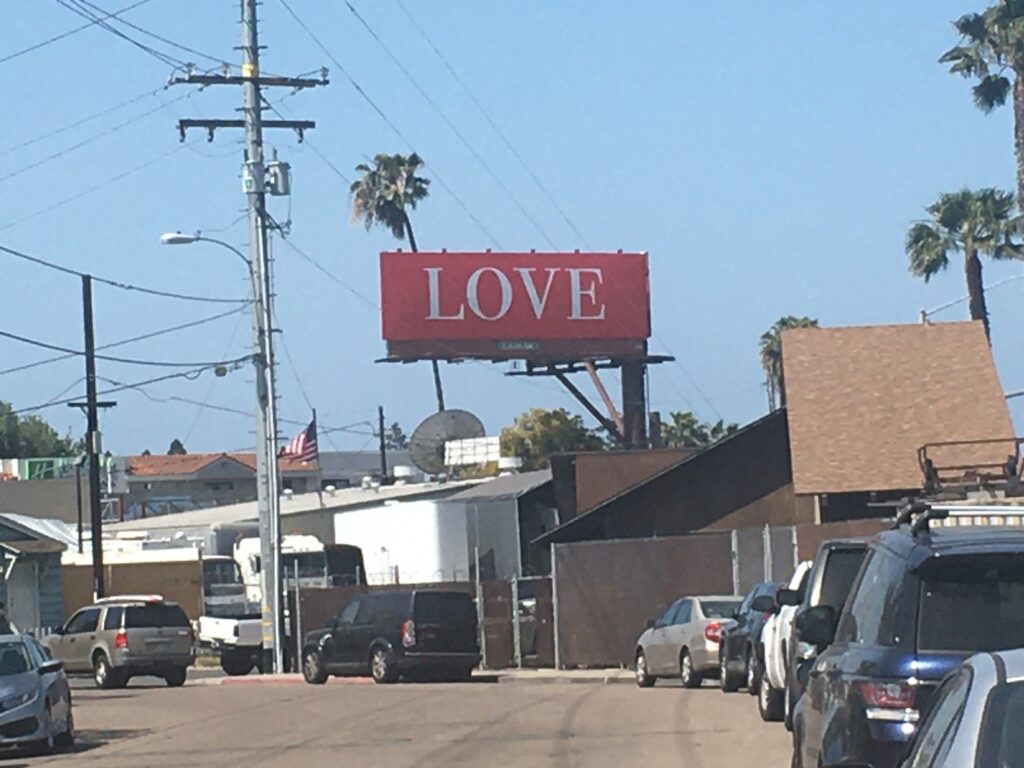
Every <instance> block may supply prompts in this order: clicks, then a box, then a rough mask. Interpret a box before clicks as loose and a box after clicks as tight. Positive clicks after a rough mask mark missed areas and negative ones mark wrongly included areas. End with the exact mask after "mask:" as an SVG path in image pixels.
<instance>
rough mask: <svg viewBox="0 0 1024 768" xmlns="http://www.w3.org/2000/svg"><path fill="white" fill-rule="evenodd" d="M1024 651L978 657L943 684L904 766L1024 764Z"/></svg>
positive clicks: (1003, 767)
mask: <svg viewBox="0 0 1024 768" xmlns="http://www.w3.org/2000/svg"><path fill="white" fill-rule="evenodd" d="M1022 723H1024V649H1017V650H1012V651H1003V652H1001V653H982V654H978V655H977V656H972V657H971V658H970V659H968V660H967V661H966V662H964V664H963V665H962V666H960V667H959V668H957V669H956V670H954V671H953V672H952V673H951V674H950V675H949V676H948V677H947V678H946V679H945V680H944V681H943V683H942V685H941V686H939V689H938V690H937V691H936V693H935V697H934V699H933V701H932V706H931V712H930V713H929V715H928V717H927V718H925V720H924V722H923V723H922V725H921V730H920V732H919V733H918V736H917V739H916V740H915V742H914V751H913V752H911V754H910V756H909V757H908V758H907V759H906V761H904V763H903V764H902V765H903V768H960V766H965V765H972V766H996V767H997V768H1019V767H1020V766H1024V728H1021V724H1022Z"/></svg>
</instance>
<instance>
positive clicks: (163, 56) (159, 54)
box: [57, 0, 188, 69]
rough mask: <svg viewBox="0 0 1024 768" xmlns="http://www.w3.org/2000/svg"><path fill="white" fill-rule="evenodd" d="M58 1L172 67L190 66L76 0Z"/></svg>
mask: <svg viewBox="0 0 1024 768" xmlns="http://www.w3.org/2000/svg"><path fill="white" fill-rule="evenodd" d="M57 3H58V4H59V5H62V6H63V7H64V8H66V9H68V10H69V11H71V12H72V13H74V14H77V15H79V16H81V17H82V18H83V19H88V20H89V21H91V22H92V23H93V24H96V25H97V26H99V27H100V28H101V29H105V30H107V31H108V32H110V33H111V34H112V35H114V36H116V37H119V38H121V39H122V40H124V41H125V42H126V43H128V44H130V45H133V46H135V47H136V48H138V49H139V50H140V51H142V52H144V53H147V54H149V55H150V56H152V57H153V58H154V59H156V60H157V61H159V62H160V63H162V64H166V65H168V66H169V67H171V68H172V69H184V68H186V67H187V66H188V63H187V62H185V61H183V60H182V59H179V58H176V57H174V56H171V55H170V54H168V53H164V52H163V51H158V50H157V49H156V48H153V47H151V46H148V45H146V44H145V43H140V42H139V41H138V40H136V39H134V38H132V37H130V36H128V35H126V34H125V33H124V32H122V31H121V30H119V29H117V28H116V27H114V26H113V25H112V24H110V23H109V22H107V21H106V20H105V19H104V18H103V17H102V16H99V15H97V14H95V13H94V12H92V11H89V10H88V9H86V8H82V7H81V6H79V5H77V4H75V0H70V1H69V0H57Z"/></svg>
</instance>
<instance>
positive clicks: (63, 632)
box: [53, 627, 68, 635]
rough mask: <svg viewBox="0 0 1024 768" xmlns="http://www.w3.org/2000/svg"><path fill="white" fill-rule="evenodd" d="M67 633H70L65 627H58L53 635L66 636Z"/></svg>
mask: <svg viewBox="0 0 1024 768" xmlns="http://www.w3.org/2000/svg"><path fill="white" fill-rule="evenodd" d="M67 632H68V630H67V628H65V627H57V628H56V629H54V630H53V634H55V635H66V634H67Z"/></svg>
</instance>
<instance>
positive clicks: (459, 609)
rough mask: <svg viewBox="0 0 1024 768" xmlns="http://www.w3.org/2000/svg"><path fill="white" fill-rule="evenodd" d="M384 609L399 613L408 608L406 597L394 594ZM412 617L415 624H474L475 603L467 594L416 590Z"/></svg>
mask: <svg viewBox="0 0 1024 768" xmlns="http://www.w3.org/2000/svg"><path fill="white" fill-rule="evenodd" d="M395 597H396V598H398V600H397V601H396V600H392V604H391V605H390V606H386V607H385V610H387V611H389V612H390V613H392V614H395V615H401V613H402V612H404V611H406V610H408V607H407V606H408V598H406V597H405V596H404V595H396V596H395ZM413 612H414V616H413V618H414V619H415V620H416V623H417V624H447V625H449V626H453V625H454V626H462V627H464V626H468V625H469V624H476V604H475V603H474V602H473V599H472V598H471V597H470V596H469V595H464V594H461V593H456V592H417V593H416V605H415V608H414V611H413Z"/></svg>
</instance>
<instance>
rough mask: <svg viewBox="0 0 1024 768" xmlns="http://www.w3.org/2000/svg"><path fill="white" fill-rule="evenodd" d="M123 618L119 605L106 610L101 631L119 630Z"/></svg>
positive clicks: (122, 610)
mask: <svg viewBox="0 0 1024 768" xmlns="http://www.w3.org/2000/svg"><path fill="white" fill-rule="evenodd" d="M123 618H124V608H122V607H121V606H120V605H115V606H113V607H111V608H107V615H106V616H104V617H103V629H105V630H106V629H120V628H121V619H123Z"/></svg>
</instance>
